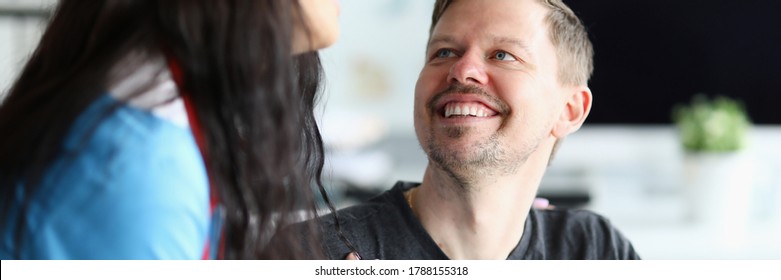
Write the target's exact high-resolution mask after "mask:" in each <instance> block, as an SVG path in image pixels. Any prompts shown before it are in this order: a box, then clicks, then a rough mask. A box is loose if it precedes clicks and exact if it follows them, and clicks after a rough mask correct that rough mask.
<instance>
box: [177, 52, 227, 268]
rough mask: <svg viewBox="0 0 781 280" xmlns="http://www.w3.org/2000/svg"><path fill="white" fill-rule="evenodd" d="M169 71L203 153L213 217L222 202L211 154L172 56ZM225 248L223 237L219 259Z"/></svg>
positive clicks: (207, 248)
mask: <svg viewBox="0 0 781 280" xmlns="http://www.w3.org/2000/svg"><path fill="white" fill-rule="evenodd" d="M168 69H169V71H171V77H172V78H173V80H174V83H176V86H177V87H178V88H179V95H180V96H181V97H182V101H184V108H185V110H186V112H187V120H188V121H189V123H190V130H191V131H192V134H193V137H194V138H195V143H196V144H197V145H198V149H199V150H200V152H201V157H203V162H204V166H205V167H206V174H207V175H208V178H209V211H210V213H211V215H214V209H215V208H216V207H217V205H218V204H219V201H220V200H219V193H217V189H216V187H215V184H214V180H213V179H212V176H211V172H210V170H209V165H208V159H209V154H208V151H207V149H206V140H205V139H204V138H203V137H204V136H203V132H202V131H203V130H202V126H201V122H200V121H198V117H197V116H196V113H195V106H194V104H193V101H192V95H191V94H190V92H189V91H188V90H187V88H186V87H184V74H183V73H182V68H181V66H179V63H178V62H177V61H176V60H175V59H173V58H172V57H171V56H168ZM210 220H211V219H210ZM220 235H222V234H220ZM209 240H211V238H207V239H206V246H204V249H203V255H202V256H201V259H204V260H207V259H210V258H211V247H212V244H210V243H211V242H209ZM223 246H224V240H223V238H222V236H220V244H219V247H218V251H217V258H218V259H223V255H222V252H223V250H222V248H223Z"/></svg>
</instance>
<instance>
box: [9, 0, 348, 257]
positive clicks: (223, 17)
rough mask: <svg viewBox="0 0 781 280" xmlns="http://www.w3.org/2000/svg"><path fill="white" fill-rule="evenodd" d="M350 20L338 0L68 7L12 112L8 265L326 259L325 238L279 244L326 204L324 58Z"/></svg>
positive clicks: (59, 13)
mask: <svg viewBox="0 0 781 280" xmlns="http://www.w3.org/2000/svg"><path fill="white" fill-rule="evenodd" d="M337 15H338V3H336V2H335V1H333V0H297V1H296V0H219V1H217V0H165V1H159V0H89V1H83V0H60V3H59V5H58V6H57V7H56V9H55V10H54V13H53V17H52V19H51V21H50V23H49V25H48V27H47V29H46V31H45V32H44V34H43V36H42V39H41V41H40V44H39V46H38V48H37V49H36V50H35V52H34V53H33V55H32V57H31V58H30V60H29V61H28V63H27V64H26V66H25V67H24V69H23V71H22V73H21V75H20V77H19V78H18V80H17V81H16V82H15V84H14V85H13V86H12V87H11V89H10V91H9V93H8V95H7V97H6V99H5V100H4V101H3V102H2V105H0V106H1V107H0V135H2V136H0V192H2V194H1V195H2V197H1V198H0V203H1V205H0V206H1V208H0V226H2V228H1V229H0V233H1V234H2V244H0V258H1V259H17V258H22V259H157V258H170V259H193V258H225V259H256V258H260V259H264V258H283V259H291V258H300V257H311V256H313V255H312V248H307V247H306V246H304V245H302V244H316V243H313V242H316V241H317V240H316V239H317V237H315V236H310V237H308V238H309V239H311V240H300V238H299V237H298V236H293V235H291V236H289V237H286V236H276V237H275V236H274V235H275V233H277V232H278V231H279V230H280V229H281V228H282V227H284V226H285V225H288V224H290V223H294V222H297V221H300V220H301V219H302V217H307V215H313V214H314V213H315V212H314V211H315V210H316V203H315V200H314V199H313V193H312V192H313V188H312V187H311V186H313V185H315V186H320V191H321V192H323V191H322V185H321V184H320V183H319V176H320V171H321V169H322V166H323V158H322V155H323V154H322V146H321V139H320V135H319V133H318V130H317V126H316V123H315V120H314V116H313V107H314V104H315V102H316V100H317V96H318V91H319V86H320V79H321V67H320V61H319V57H318V54H317V53H316V52H314V51H315V50H317V49H319V48H322V47H326V46H328V45H330V44H332V43H333V41H334V40H335V39H336V37H337V36H338V29H337V25H338V24H337ZM313 183H314V184H313ZM272 237H273V238H274V242H273V244H271V242H270V240H271V238H272ZM314 252H317V250H315V251H314ZM315 256H317V255H315Z"/></svg>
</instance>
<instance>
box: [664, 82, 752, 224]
mask: <svg viewBox="0 0 781 280" xmlns="http://www.w3.org/2000/svg"><path fill="white" fill-rule="evenodd" d="M673 120H674V122H675V125H676V127H677V130H678V135H679V137H680V141H681V144H682V147H683V150H684V151H685V153H684V156H683V160H684V164H683V166H684V170H683V172H684V174H683V175H684V178H683V179H684V180H683V182H684V185H685V186H683V187H684V188H685V189H684V192H685V193H686V194H687V197H688V198H689V200H688V201H687V203H688V204H689V206H690V209H691V212H690V218H691V219H692V220H694V221H696V222H698V223H701V224H706V225H711V226H714V225H716V226H718V229H719V232H721V233H724V234H727V236H733V237H734V236H735V231H736V230H739V229H740V228H741V227H740V226H739V225H740V224H741V223H745V222H746V221H747V217H748V212H749V206H750V193H751V191H752V182H753V181H752V180H753V176H752V172H753V166H752V164H753V161H752V160H751V158H750V155H749V154H747V153H746V150H747V149H746V146H747V144H748V143H747V142H748V134H749V132H750V129H751V121H750V120H749V117H748V115H747V112H746V109H745V107H744V106H743V104H741V103H740V102H739V101H737V100H734V99H731V98H728V97H724V96H718V97H715V98H708V97H706V96H705V95H702V94H700V95H696V96H694V97H693V98H692V100H691V102H690V103H689V104H686V105H678V106H676V107H675V108H674V109H673Z"/></svg>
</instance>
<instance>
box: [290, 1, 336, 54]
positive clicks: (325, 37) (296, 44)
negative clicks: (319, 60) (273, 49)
mask: <svg viewBox="0 0 781 280" xmlns="http://www.w3.org/2000/svg"><path fill="white" fill-rule="evenodd" d="M299 3H300V5H301V9H302V10H303V14H304V17H303V21H297V24H296V25H295V27H296V28H295V29H294V37H293V53H301V52H306V51H312V50H317V49H321V48H325V47H328V46H330V45H332V44H333V43H334V42H335V41H336V39H337V38H339V20H338V17H339V0H299ZM302 23H303V24H302Z"/></svg>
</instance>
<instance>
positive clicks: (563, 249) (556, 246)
mask: <svg viewBox="0 0 781 280" xmlns="http://www.w3.org/2000/svg"><path fill="white" fill-rule="evenodd" d="M530 216H531V217H530V219H531V222H532V224H533V229H534V234H535V235H536V236H537V238H536V239H537V240H538V241H539V244H538V246H539V247H538V249H540V250H541V251H543V252H545V254H546V255H547V256H545V258H552V259H634V258H639V256H637V254H636V253H635V251H634V248H633V247H632V244H631V243H630V242H629V240H628V239H627V238H626V237H624V235H623V234H622V233H621V232H620V231H619V230H618V229H617V228H615V227H614V226H613V224H612V223H611V222H610V220H609V219H607V218H606V217H604V216H602V215H600V214H597V213H595V212H593V211H590V210H583V209H551V210H539V209H533V210H532V211H531V215H530ZM573 245H577V246H573Z"/></svg>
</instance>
